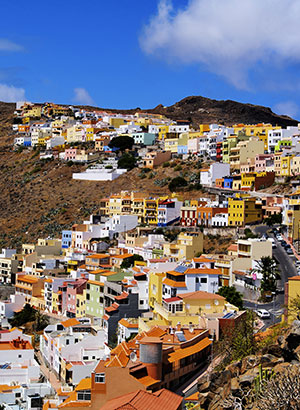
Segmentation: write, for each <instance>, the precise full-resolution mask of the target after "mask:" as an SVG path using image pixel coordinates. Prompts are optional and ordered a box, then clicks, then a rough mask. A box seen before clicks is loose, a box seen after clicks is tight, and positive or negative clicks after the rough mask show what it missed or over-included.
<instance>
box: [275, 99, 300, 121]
mask: <svg viewBox="0 0 300 410" xmlns="http://www.w3.org/2000/svg"><path fill="white" fill-rule="evenodd" d="M273 111H274V112H276V113H277V114H280V115H288V116H290V117H292V118H297V115H298V112H299V107H298V105H297V104H296V103H294V102H293V101H283V102H280V103H278V104H276V105H275V106H274V108H273Z"/></svg>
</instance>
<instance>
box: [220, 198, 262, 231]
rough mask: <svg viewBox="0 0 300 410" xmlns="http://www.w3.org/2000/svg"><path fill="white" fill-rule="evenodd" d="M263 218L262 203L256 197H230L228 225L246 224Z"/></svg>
mask: <svg viewBox="0 0 300 410" xmlns="http://www.w3.org/2000/svg"><path fill="white" fill-rule="evenodd" d="M261 220H262V204H261V203H260V202H258V201H257V200H256V199H255V198H252V197H244V196H239V195H238V196H237V197H236V198H229V199H228V226H245V225H246V224H248V223H252V222H260V221H261Z"/></svg>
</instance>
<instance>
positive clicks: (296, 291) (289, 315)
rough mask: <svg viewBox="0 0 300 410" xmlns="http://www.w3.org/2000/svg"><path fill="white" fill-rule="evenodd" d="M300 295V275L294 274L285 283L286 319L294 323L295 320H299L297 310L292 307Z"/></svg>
mask: <svg viewBox="0 0 300 410" xmlns="http://www.w3.org/2000/svg"><path fill="white" fill-rule="evenodd" d="M298 296H300V276H292V277H289V278H288V282H287V283H285V290H284V302H285V306H287V309H286V311H285V320H286V321H288V323H292V322H293V321H294V320H299V317H298V315H297V312H295V311H294V310H293V309H292V304H293V301H294V300H295V299H296V298H298Z"/></svg>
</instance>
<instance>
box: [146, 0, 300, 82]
mask: <svg viewBox="0 0 300 410" xmlns="http://www.w3.org/2000/svg"><path fill="white" fill-rule="evenodd" d="M299 20H300V2H299V1H298V0H242V1H241V0H190V1H187V5H186V7H185V8H184V9H179V10H175V9H174V8H173V5H172V2H171V0H160V2H159V5H158V13H157V15H156V16H154V17H153V18H152V19H151V20H150V22H149V24H148V25H147V26H145V27H144V30H143V33H142V35H141V37H140V44H141V47H142V49H143V50H144V51H145V52H146V53H147V54H152V55H156V56H159V57H160V58H162V59H166V60H168V61H172V62H174V61H175V62H181V63H185V64H193V63H196V64H197V63H198V64H200V65H201V66H202V67H203V68H205V69H207V70H208V71H211V72H213V73H216V74H219V75H223V76H225V77H226V78H227V80H228V81H230V82H231V83H233V84H234V85H235V86H236V87H238V88H247V73H248V71H249V70H250V69H253V68H255V65H256V64H258V63H264V62H267V63H270V62H271V64H274V65H277V66H278V67H284V66H285V65H287V64H290V63H298V62H300V32H299V28H298V27H299Z"/></svg>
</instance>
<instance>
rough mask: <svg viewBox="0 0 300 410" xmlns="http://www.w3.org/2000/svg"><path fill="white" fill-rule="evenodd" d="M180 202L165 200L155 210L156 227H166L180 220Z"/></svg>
mask: <svg viewBox="0 0 300 410" xmlns="http://www.w3.org/2000/svg"><path fill="white" fill-rule="evenodd" d="M181 206H182V202H181V201H177V200H170V199H167V200H165V201H163V202H161V203H160V204H159V205H158V208H157V225H158V226H167V225H170V224H172V223H174V222H176V221H178V220H179V219H180V209H181Z"/></svg>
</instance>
